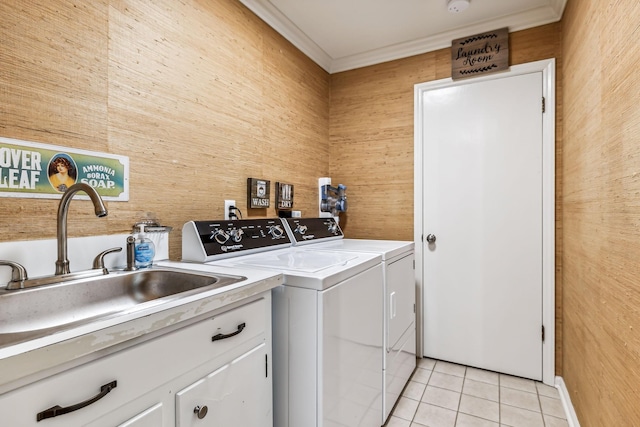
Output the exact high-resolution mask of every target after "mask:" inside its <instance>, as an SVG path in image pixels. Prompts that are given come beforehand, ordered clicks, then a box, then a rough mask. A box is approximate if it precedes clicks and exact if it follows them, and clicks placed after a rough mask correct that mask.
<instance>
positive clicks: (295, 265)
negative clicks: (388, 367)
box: [182, 219, 384, 427]
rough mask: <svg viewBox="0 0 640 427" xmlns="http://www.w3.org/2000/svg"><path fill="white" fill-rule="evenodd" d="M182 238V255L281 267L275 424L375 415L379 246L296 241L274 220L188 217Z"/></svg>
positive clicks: (328, 422) (371, 425)
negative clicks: (326, 246)
mask: <svg viewBox="0 0 640 427" xmlns="http://www.w3.org/2000/svg"><path fill="white" fill-rule="evenodd" d="M328 238H333V235H331V236H328ZM182 239H183V244H182V253H183V261H192V262H204V263H207V264H208V265H215V266H220V267H225V266H226V267H234V268H249V269H256V268H257V269H268V270H272V271H276V272H279V273H283V275H284V285H283V286H280V287H278V288H275V289H274V290H273V291H272V301H273V322H272V324H273V334H272V335H273V361H272V366H273V375H274V377H273V383H274V426H278V427H334V426H335V427H338V426H340V427H345V426H347V427H379V426H380V425H381V424H382V423H381V413H382V410H383V370H382V367H383V355H384V351H383V345H384V338H383V333H382V331H383V317H384V314H383V312H384V311H383V299H384V298H383V267H382V257H381V255H380V254H378V253H365V252H348V251H332V250H323V249H313V250H311V249H306V248H297V247H293V246H292V242H291V240H290V238H289V236H288V235H287V233H286V232H285V227H284V225H283V224H282V222H281V221H280V220H279V219H258V220H235V221H192V222H189V223H187V224H185V225H184V227H183V230H182ZM316 239H317V240H319V241H320V240H322V239H323V237H322V236H320V235H318V236H317V237H316Z"/></svg>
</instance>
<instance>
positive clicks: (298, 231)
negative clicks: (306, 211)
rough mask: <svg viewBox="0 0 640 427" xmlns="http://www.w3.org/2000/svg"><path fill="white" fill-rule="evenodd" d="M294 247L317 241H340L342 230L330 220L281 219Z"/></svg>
mask: <svg viewBox="0 0 640 427" xmlns="http://www.w3.org/2000/svg"><path fill="white" fill-rule="evenodd" d="M283 221H284V223H285V225H286V227H287V233H289V238H290V239H291V241H292V242H293V245H294V246H298V245H304V244H305V243H314V242H316V243H317V242H319V241H327V240H335V239H342V238H343V237H344V234H342V229H341V228H340V226H339V225H338V223H337V222H336V220H335V219H334V218H333V217H331V218H283Z"/></svg>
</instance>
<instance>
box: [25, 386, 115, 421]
mask: <svg viewBox="0 0 640 427" xmlns="http://www.w3.org/2000/svg"><path fill="white" fill-rule="evenodd" d="M117 386H118V382H117V381H111V382H110V383H108V384H105V385H103V386H102V387H100V393H98V394H96V395H95V396H93V397H92V398H91V399H87V400H85V401H84V402H80V403H76V404H75V405H71V406H67V407H66V408H63V407H62V406H60V405H56V406H52V407H51V408H49V409H46V410H44V411H42V412H40V413H38V415H37V416H36V419H37V420H38V421H42V420H44V419H47V418H53V417H57V416H58V415H64V414H68V413H69V412H73V411H77V410H78V409H82V408H84V407H85V406H89V405H91V404H92V403H95V402H97V401H98V400H100V399H102V398H103V397H105V396H106V395H107V394H108V393H109V392H110V391H111V390H113V389H114V388H116V387H117Z"/></svg>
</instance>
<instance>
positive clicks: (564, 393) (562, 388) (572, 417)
mask: <svg viewBox="0 0 640 427" xmlns="http://www.w3.org/2000/svg"><path fill="white" fill-rule="evenodd" d="M556 388H557V389H558V391H559V392H560V400H562V406H563V407H564V412H565V414H566V415H567V423H568V424H569V427H580V422H579V421H578V416H577V415H576V411H575V409H573V404H572V403H571V397H569V390H567V385H566V384H565V383H564V380H563V379H562V377H556Z"/></svg>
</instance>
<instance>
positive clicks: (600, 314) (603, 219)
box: [562, 0, 640, 427]
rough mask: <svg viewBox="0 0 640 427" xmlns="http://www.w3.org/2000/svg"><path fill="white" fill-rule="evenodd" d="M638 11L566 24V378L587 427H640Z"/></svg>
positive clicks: (573, 4) (582, 11)
mask: <svg viewBox="0 0 640 427" xmlns="http://www.w3.org/2000/svg"><path fill="white" fill-rule="evenodd" d="M639 22H640V3H639V2H638V1H636V0H618V1H611V2H597V1H577V0H570V1H569V3H568V5H567V8H566V10H565V13H564V17H563V28H562V31H563V53H564V55H563V57H564V69H565V70H566V72H565V76H564V83H565V90H564V138H563V139H564V143H563V149H564V153H563V158H564V168H563V174H564V188H563V211H564V218H563V226H564V236H565V238H564V253H563V267H564V271H563V286H564V331H563V336H564V348H563V357H564V362H563V364H564V371H563V376H564V380H565V382H566V384H567V388H568V390H569V392H570V395H571V400H572V402H573V405H574V407H575V409H576V411H577V414H578V418H579V420H580V425H581V426H583V427H590V426H593V427H601V426H639V425H640V409H639V406H638V402H640V286H639V284H638V283H639V280H638V277H640V263H639V262H638V260H640V107H639V101H640V74H639V73H638V70H639V69H640V43H639V42H638V38H639V37H640V27H639V26H638V23H639Z"/></svg>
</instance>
